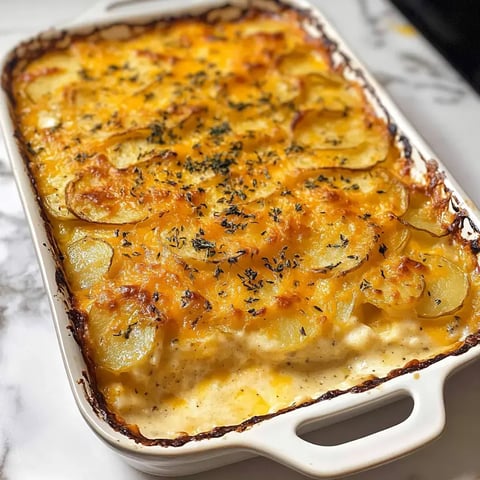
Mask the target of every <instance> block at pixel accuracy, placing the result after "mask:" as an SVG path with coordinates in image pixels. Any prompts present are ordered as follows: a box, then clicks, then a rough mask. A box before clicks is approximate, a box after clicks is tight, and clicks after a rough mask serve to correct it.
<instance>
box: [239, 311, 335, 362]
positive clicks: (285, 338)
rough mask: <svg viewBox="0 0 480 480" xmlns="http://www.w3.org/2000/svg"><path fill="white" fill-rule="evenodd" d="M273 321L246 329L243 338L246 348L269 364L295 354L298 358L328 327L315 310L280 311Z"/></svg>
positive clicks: (292, 356) (323, 318) (323, 317)
mask: <svg viewBox="0 0 480 480" xmlns="http://www.w3.org/2000/svg"><path fill="white" fill-rule="evenodd" d="M274 320H275V321H274V322H270V323H269V324H268V325H265V323H263V324H261V325H262V326H261V327H259V328H258V329H254V330H250V331H249V332H248V335H247V336H246V341H247V347H248V348H249V349H251V350H252V351H254V352H255V355H259V356H262V357H266V358H268V360H269V361H272V360H273V361H282V360H284V359H285V358H286V357H288V358H294V357H295V358H296V355H297V354H299V355H300V356H302V354H303V353H304V352H305V349H306V348H307V346H308V345H312V344H314V343H315V342H316V341H318V339H319V338H320V337H321V336H322V332H324V330H325V329H328V328H329V327H328V322H327V320H326V317H325V316H324V315H322V314H320V313H319V312H315V311H313V312H312V313H309V314H305V313H303V314H302V313H301V312H300V311H298V309H297V310H294V309H288V311H285V310H283V311H279V312H278V314H277V315H275V316H274ZM298 360H300V358H298Z"/></svg>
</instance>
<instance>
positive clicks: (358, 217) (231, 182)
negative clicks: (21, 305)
mask: <svg viewBox="0 0 480 480" xmlns="http://www.w3.org/2000/svg"><path fill="white" fill-rule="evenodd" d="M12 88H13V94H14V98H15V101H16V110H15V115H16V119H17V121H18V124H19V128H20V131H21V136H22V138H23V141H24V142H25V145H28V152H29V154H28V155H29V159H28V160H29V167H30V169H31V172H32V175H33V176H34V178H35V185H36V188H37V190H38V194H39V197H40V198H41V200H42V204H43V208H44V210H45V212H46V213H47V215H48V218H49V220H50V222H51V225H52V228H53V232H54V236H55V240H56V242H57V245H58V247H59V249H60V251H61V252H62V255H63V257H64V267H65V271H66V274H67V281H68V283H69V286H70V288H71V291H72V295H73V300H74V303H75V308H77V309H78V310H79V311H81V312H82V313H83V314H84V315H85V317H86V319H87V321H86V326H85V331H84V332H81V335H80V337H81V338H83V340H84V343H83V345H82V348H83V352H84V355H85V356H86V357H87V358H88V359H89V360H90V361H91V362H92V365H93V367H92V368H93V372H94V374H95V377H96V384H97V385H98V388H99V392H100V394H101V395H102V396H103V397H104V398H105V400H106V403H107V405H108V408H109V409H110V410H111V411H112V412H114V414H115V415H116V416H117V418H119V419H120V421H122V422H124V423H125V424H127V425H130V426H138V429H139V431H140V432H141V433H142V434H143V435H145V436H147V437H150V438H176V437H179V436H183V435H186V434H188V435H193V434H196V433H199V432H205V431H209V430H211V429H212V428H214V427H216V426H222V425H231V424H236V423H240V422H242V421H244V420H246V419H248V418H249V417H251V416H254V415H262V414H265V413H269V412H275V411H278V410H280V409H282V408H285V407H288V406H291V405H294V404H300V403H301V402H303V401H307V400H309V399H311V398H315V397H318V396H319V395H321V394H322V393H324V392H326V391H328V390H332V389H346V388H349V387H351V386H354V385H358V384H360V383H362V382H363V381H365V380H367V379H370V378H372V377H381V376H385V375H386V374H387V373H388V372H389V371H391V370H392V369H395V368H399V367H401V366H403V365H405V364H406V363H407V362H408V361H410V360H413V359H420V360H421V359H426V358H431V357H433V356H435V355H436V354H438V353H441V352H448V351H450V350H452V349H453V348H454V347H455V346H457V345H458V342H460V341H462V340H463V339H464V338H465V337H466V335H468V333H471V332H474V331H476V330H478V327H479V315H478V308H479V307H478V306H479V289H478V277H477V275H476V272H475V268H476V258H475V257H474V255H473V254H472V253H471V252H470V251H469V250H468V249H467V248H465V246H466V244H465V243H464V242H463V241H462V240H461V238H460V236H459V235H458V232H457V231H456V230H455V228H452V227H451V223H452V221H453V216H452V215H451V214H450V213H449V211H448V199H449V193H448V192H447V191H446V190H445V189H444V187H443V185H442V183H441V182H438V181H437V182H430V183H427V182H425V184H418V183H416V182H415V181H414V180H413V179H412V178H411V177H410V176H409V174H408V171H409V168H410V167H411V165H410V164H409V160H408V159H405V158H402V157H401V154H400V151H399V150H398V148H397V147H396V146H395V144H394V141H393V138H392V136H391V134H390V133H389V129H388V126H387V125H386V124H385V123H384V122H383V121H382V120H381V119H379V118H377V117H376V116H375V114H374V113H373V111H372V108H371V107H370V106H369V104H368V102H367V100H366V98H365V96H364V94H363V92H362V90H361V88H360V87H359V86H358V85H356V84H355V83H353V82H349V81H347V80H346V79H344V78H343V77H342V72H341V71H340V70H338V71H337V70H336V69H334V68H333V67H332V66H331V62H330V58H329V56H328V52H327V50H326V48H325V47H324V45H323V44H322V41H321V39H319V38H312V37H310V36H309V35H308V34H307V33H306V32H305V31H303V30H302V27H301V16H300V14H299V13H296V12H294V11H291V10H288V9H285V10H284V11H281V12H280V13H277V14H268V13H262V12H258V11H252V12H249V13H248V14H246V15H245V16H243V17H242V18H240V19H238V20H236V21H231V22H223V21H218V22H213V23H209V22H207V21H205V20H203V19H180V20H173V21H171V22H163V23H159V24H154V25H151V26H147V27H144V28H142V29H140V31H139V32H137V34H136V35H132V37H131V38H129V39H125V40H108V39H102V38H100V37H95V35H93V36H92V37H89V36H86V37H85V38H82V37H78V38H76V39H74V40H73V41H72V43H71V45H70V46H69V47H67V48H66V49H65V50H63V51H52V52H49V51H46V52H44V53H43V54H42V55H40V56H39V57H38V58H36V59H33V60H32V61H30V62H29V63H28V64H27V65H24V66H22V67H21V68H18V69H17V70H16V71H15V72H14V83H13V87H12ZM227 400H228V401H227ZM131 428H132V429H134V428H136V427H131Z"/></svg>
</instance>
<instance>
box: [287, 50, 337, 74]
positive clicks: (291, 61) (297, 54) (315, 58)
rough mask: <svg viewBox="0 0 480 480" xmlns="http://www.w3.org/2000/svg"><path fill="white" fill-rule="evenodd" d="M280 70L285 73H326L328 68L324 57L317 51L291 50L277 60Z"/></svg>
mask: <svg viewBox="0 0 480 480" xmlns="http://www.w3.org/2000/svg"><path fill="white" fill-rule="evenodd" d="M278 64H279V65H278V67H279V69H280V72H281V73H283V74H286V75H308V74H310V73H326V72H328V71H329V70H330V68H329V66H328V63H327V61H326V59H325V58H324V57H323V56H322V55H321V54H320V53H319V52H317V51H315V50H310V51H304V50H293V51H291V52H289V53H287V54H285V55H283V56H282V57H280V59H279V61H278Z"/></svg>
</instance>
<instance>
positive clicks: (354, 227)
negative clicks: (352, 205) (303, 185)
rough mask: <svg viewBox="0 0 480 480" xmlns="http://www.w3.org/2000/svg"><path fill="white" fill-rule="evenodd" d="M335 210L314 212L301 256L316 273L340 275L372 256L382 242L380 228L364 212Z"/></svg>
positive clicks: (305, 263) (302, 246)
mask: <svg viewBox="0 0 480 480" xmlns="http://www.w3.org/2000/svg"><path fill="white" fill-rule="evenodd" d="M332 210H333V211H317V212H315V213H314V215H315V218H313V219H312V220H311V222H310V223H309V227H310V228H311V233H310V235H309V237H308V240H305V241H304V242H303V243H302V245H301V248H302V249H303V251H302V252H301V257H302V259H303V264H304V265H305V266H307V265H308V267H307V268H308V269H309V270H311V271H313V272H315V273H320V274H325V275H326V274H328V275H340V274H344V273H346V272H349V271H351V270H353V269H355V268H357V267H358V266H359V265H361V264H362V263H363V262H365V261H366V260H367V259H368V256H369V254H370V252H371V251H372V250H373V249H374V248H375V246H376V244H377V242H378V232H377V228H376V227H375V226H374V225H373V224H372V223H371V222H369V221H368V220H366V219H364V218H363V217H361V216H358V215H355V214H354V213H351V212H348V211H345V212H341V211H340V210H338V209H332Z"/></svg>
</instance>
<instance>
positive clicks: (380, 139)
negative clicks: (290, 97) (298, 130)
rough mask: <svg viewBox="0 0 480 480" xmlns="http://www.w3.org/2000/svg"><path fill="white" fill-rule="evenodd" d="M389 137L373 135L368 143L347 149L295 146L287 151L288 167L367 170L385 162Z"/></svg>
mask: <svg viewBox="0 0 480 480" xmlns="http://www.w3.org/2000/svg"><path fill="white" fill-rule="evenodd" d="M388 142H389V141H388V137H387V135H386V133H385V134H384V135H382V133H381V132H378V134H377V133H375V134H372V138H371V139H370V140H369V141H367V142H366V143H362V144H361V145H358V146H356V147H352V148H345V149H337V148H331V149H325V148H320V149H319V148H305V147H303V146H302V145H296V144H293V145H291V146H290V147H288V148H287V149H286V153H287V158H286V166H287V167H288V168H290V169H293V168H300V169H308V168H348V169H351V170H365V169H368V168H372V167H374V166H375V165H377V164H378V163H380V162H383V161H385V159H386V158H387V154H388Z"/></svg>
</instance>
